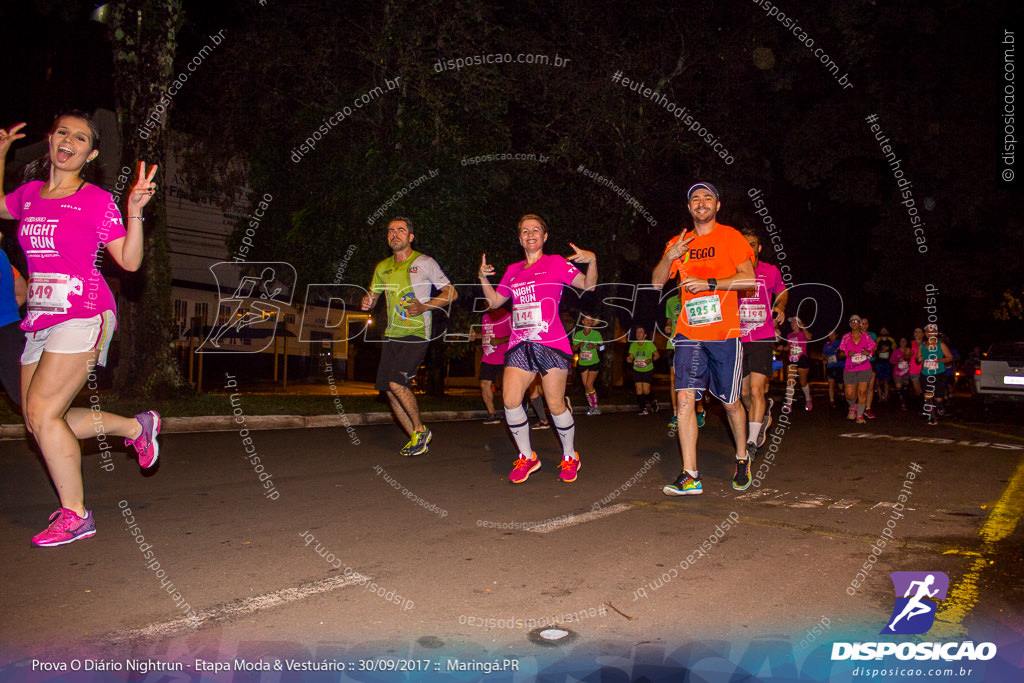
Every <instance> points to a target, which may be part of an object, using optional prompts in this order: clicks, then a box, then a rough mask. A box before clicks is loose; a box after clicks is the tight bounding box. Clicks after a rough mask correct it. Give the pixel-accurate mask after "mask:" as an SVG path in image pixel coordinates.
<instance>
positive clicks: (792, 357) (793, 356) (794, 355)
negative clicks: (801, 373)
mask: <svg viewBox="0 0 1024 683" xmlns="http://www.w3.org/2000/svg"><path fill="white" fill-rule="evenodd" d="M802 355H803V354H802V353H800V352H799V351H790V352H789V362H790V363H795V362H797V361H798V360H800V356H802Z"/></svg>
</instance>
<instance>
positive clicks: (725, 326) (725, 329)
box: [663, 223, 754, 341]
mask: <svg viewBox="0 0 1024 683" xmlns="http://www.w3.org/2000/svg"><path fill="white" fill-rule="evenodd" d="M678 239H679V235H676V236H675V237H673V238H672V239H671V240H670V241H669V243H668V244H666V245H665V251H668V250H669V249H670V248H671V247H672V245H673V244H675V243H676V241H677V240H678ZM663 253H664V252H663ZM753 260H754V250H753V249H751V248H750V244H749V243H748V242H747V240H746V238H745V237H743V235H741V234H740V232H739V230H736V228H731V227H729V226H728V225H722V224H721V223H716V224H715V227H714V228H713V229H712V230H711V232H709V233H708V234H707V235H703V236H702V235H697V237H695V238H694V240H693V241H692V242H690V244H689V251H688V256H687V254H684V255H683V256H682V257H681V258H678V259H676V260H675V261H673V262H672V266H671V268H670V270H669V277H672V276H674V275H676V274H677V273H678V274H679V281H680V286H679V296H680V298H681V299H682V309H681V310H680V312H679V318H678V319H677V320H676V328H675V333H676V334H681V335H683V336H684V337H686V338H687V339H697V340H700V341H718V340H724V339H732V338H733V337H739V336H740V314H739V304H738V302H737V300H736V296H737V294H736V292H732V291H719V290H716V291H714V292H698V293H697V294H690V293H689V292H687V291H686V290H685V289H683V287H682V281H683V279H684V278H687V277H698V278H701V279H707V278H709V277H713V278H726V277H732V276H733V275H735V274H736V269H737V268H738V267H739V266H740V265H741V264H742V263H743V262H744V261H751V262H753ZM715 299H717V302H716V301H714V300H715Z"/></svg>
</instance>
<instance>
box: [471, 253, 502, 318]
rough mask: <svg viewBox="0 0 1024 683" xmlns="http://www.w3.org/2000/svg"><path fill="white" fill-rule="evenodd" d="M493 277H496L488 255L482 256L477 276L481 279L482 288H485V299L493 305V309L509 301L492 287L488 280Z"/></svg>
mask: <svg viewBox="0 0 1024 683" xmlns="http://www.w3.org/2000/svg"><path fill="white" fill-rule="evenodd" d="M492 275H494V266H492V265H491V264H489V263H488V262H487V254H480V270H479V271H477V276H478V277H479V278H480V287H481V288H483V290H484V297H486V298H487V303H489V304H490V305H491V308H498V307H499V306H501V305H502V304H503V303H505V302H506V301H508V297H507V296H501V295H500V294H498V292H496V291H495V290H494V287H492V286H491V281H490V280H488V279H487V278H489V277H490V276H492Z"/></svg>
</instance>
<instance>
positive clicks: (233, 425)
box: [0, 392, 671, 439]
mask: <svg viewBox="0 0 1024 683" xmlns="http://www.w3.org/2000/svg"><path fill="white" fill-rule="evenodd" d="M373 393H374V394H375V393H376V392H373ZM637 410H638V408H637V407H636V406H635V405H614V404H609V405H607V406H601V412H602V413H629V412H636V411H637ZM586 412H587V409H586V407H582V408H581V407H579V406H576V407H574V408H573V414H574V415H581V414H586ZM663 412H664V413H665V415H666V417H667V416H668V415H670V413H671V410H668V411H663ZM486 416H487V411H486V410H436V411H432V412H425V413H420V417H421V419H422V420H423V422H424V423H430V422H455V421H459V420H482V419H484V418H485V417H486ZM392 422H394V418H393V417H392V415H391V412H390V411H388V412H373V413H351V414H350V413H345V414H343V415H246V416H245V417H244V420H243V421H242V422H239V421H237V420H236V419H235V417H234V416H233V415H210V416H205V417H165V418H163V420H162V421H161V427H160V433H161V434H180V433H186V432H231V431H237V430H239V429H248V430H249V431H262V430H267V429H317V428H321V427H359V426H362V425H377V424H389V423H392ZM25 437H26V432H25V425H20V424H18V425H0V439H24V438H25Z"/></svg>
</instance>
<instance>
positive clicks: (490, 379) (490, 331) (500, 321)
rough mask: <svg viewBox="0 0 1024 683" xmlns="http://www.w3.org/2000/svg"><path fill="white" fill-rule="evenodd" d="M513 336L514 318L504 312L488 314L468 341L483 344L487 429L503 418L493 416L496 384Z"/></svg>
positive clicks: (482, 393)
mask: <svg viewBox="0 0 1024 683" xmlns="http://www.w3.org/2000/svg"><path fill="white" fill-rule="evenodd" d="M511 334H512V315H511V314H510V313H509V312H508V311H506V310H505V309H504V308H496V309H494V310H492V311H487V312H486V313H484V315H483V319H482V320H481V321H480V331H479V332H477V330H476V328H475V327H474V328H473V329H472V330H471V331H470V333H469V340H470V341H476V340H477V339H479V340H481V343H482V344H483V355H482V356H481V357H480V397H481V398H482V399H483V401H484V407H485V408H486V409H487V417H485V418H484V420H483V423H484V424H485V425H491V424H500V423H501V418H500V417H499V416H498V414H497V413H496V412H494V382H495V381H496V380H497V379H498V378H499V377H501V374H502V373H503V372H504V371H505V352H506V351H507V350H508V338H509V335H511Z"/></svg>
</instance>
